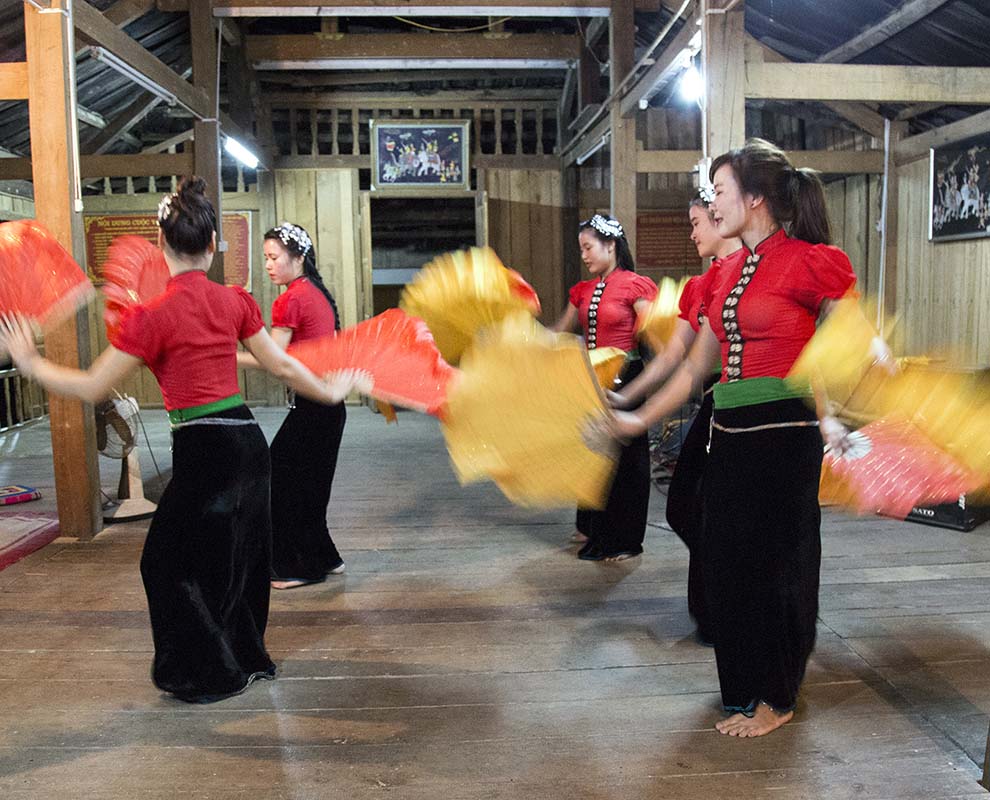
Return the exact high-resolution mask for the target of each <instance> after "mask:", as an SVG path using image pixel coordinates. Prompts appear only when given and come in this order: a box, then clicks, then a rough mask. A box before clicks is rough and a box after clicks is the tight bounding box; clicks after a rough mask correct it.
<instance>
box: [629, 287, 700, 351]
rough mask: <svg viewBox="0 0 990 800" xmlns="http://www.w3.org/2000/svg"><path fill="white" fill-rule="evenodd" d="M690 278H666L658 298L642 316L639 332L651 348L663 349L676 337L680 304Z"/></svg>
mask: <svg viewBox="0 0 990 800" xmlns="http://www.w3.org/2000/svg"><path fill="white" fill-rule="evenodd" d="M689 280H691V279H690V278H681V279H680V281H675V280H674V279H673V278H664V279H663V280H662V281H660V285H659V286H658V287H657V296H656V297H655V298H653V302H652V303H650V305H649V306H648V307H647V309H646V310H645V311H644V312H643V314H642V315H641V316H640V319H639V324H638V325H637V328H636V329H637V332H638V333H639V334H640V335H641V336H645V337H646V341H647V342H649V344H650V347H652V348H653V349H654V350H656V351H658V352H659V351H660V350H662V349H663V347H664V345H666V344H667V342H669V341H670V337H671V336H673V335H674V327H675V325H676V324H677V317H678V314H680V308H679V304H680V301H681V294H682V293H683V291H684V286H685V285H686V284H687V282H688V281H689Z"/></svg>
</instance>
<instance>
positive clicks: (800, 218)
mask: <svg viewBox="0 0 990 800" xmlns="http://www.w3.org/2000/svg"><path fill="white" fill-rule="evenodd" d="M790 185H791V186H790V188H791V196H792V197H793V198H794V200H793V209H794V218H793V220H792V222H791V230H790V235H791V236H793V237H794V238H795V239H803V240H804V241H806V242H810V243H811V244H832V230H831V226H830V225H829V221H828V207H827V206H826V205H825V189H824V187H823V186H822V181H821V179H820V178H819V177H818V173H817V172H815V171H814V170H810V169H796V170H794V171H793V174H792V177H791V179H790Z"/></svg>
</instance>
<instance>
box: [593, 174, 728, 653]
mask: <svg viewBox="0 0 990 800" xmlns="http://www.w3.org/2000/svg"><path fill="white" fill-rule="evenodd" d="M711 192H712V190H711V187H704V188H703V189H702V190H701V191H700V193H699V197H696V198H695V199H694V200H692V201H691V204H690V206H689V207H688V217H689V218H690V220H691V241H692V242H694V244H695V247H697V248H698V255H699V256H701V257H702V258H712V259H714V260H713V261H712V264H711V266H710V267H709V268H708V270H706V271H705V273H704V274H702V275H696V276H695V277H693V278H691V280H689V281H688V282H687V284H686V285H685V286H684V291H683V292H682V294H681V300H680V315H679V318H678V320H677V322H676V323H675V325H674V333H673V335H672V336H671V339H670V341H669V342H668V343H667V345H666V346H665V347H664V349H663V350H662V351H661V352H659V353H657V354H656V356H654V357H653V359H652V360H651V361H650V362H649V363H648V364H647V365H646V369H644V370H643V374H642V375H640V376H639V377H638V378H636V380H634V381H632V383H630V384H629V385H628V386H625V387H623V388H622V390H621V391H620V392H618V393H615V392H610V393H609V400H610V401H611V404H612V406H613V407H614V408H618V409H628V408H633V407H635V406H637V405H639V404H640V403H642V401H643V400H644V399H645V398H646V397H647V396H648V395H649V394H651V393H652V392H654V391H656V390H657V389H658V388H659V387H660V385H661V384H662V383H663V381H665V380H666V379H667V378H668V377H670V375H671V374H672V373H673V372H674V370H675V369H677V367H679V366H680V364H681V362H682V361H684V359H685V358H686V357H687V354H688V351H689V350H690V349H691V345H692V344H694V340H695V338H696V337H697V334H698V331H700V330H701V326H702V323H703V322H704V319H705V315H706V312H705V305H704V300H705V294H706V292H707V291H708V286H709V285H710V284H711V282H712V280H713V279H714V277H715V276H716V275H717V274H718V269H719V264H720V262H721V260H722V259H724V258H726V257H728V256H729V255H730V254H732V253H734V252H736V251H737V250H738V249H739V248H740V247H742V242H740V241H739V239H737V238H735V237H733V238H730V239H723V238H722V237H721V236H719V234H718V231H717V230H716V228H715V222H714V220H713V219H712V215H711V211H710V209H709V204H710V202H711V199H712V198H713V195H712V193H711ZM720 373H721V369H720V368H717V369H716V370H715V371H714V372H712V373H711V374H710V375H709V376H708V377H707V378H706V379H705V382H704V386H703V389H702V400H701V407H700V408H699V409H698V413H697V414H696V415H695V418H694V420H693V422H692V423H691V427H690V428H689V429H688V433H687V436H685V437H684V442H683V443H682V445H681V450H680V452H679V453H678V455H677V466H676V467H675V468H674V474H673V476H672V477H671V480H670V486H669V487H668V490H667V510H666V514H667V522H668V524H669V525H670V527H671V529H672V530H673V531H674V532H675V533H676V534H677V535H678V536H680V537H681V540H682V541H683V542H684V544H685V545H687V548H688V551H689V562H688V611H689V612H690V614H691V616H692V617H693V618H694V621H695V624H696V625H697V629H696V631H695V637H696V638H697V640H698V641H699V642H700V643H701V644H704V645H706V646H711V644H712V640H713V634H712V624H711V621H710V616H711V615H710V614H709V613H708V602H707V600H706V599H705V588H704V571H703V569H702V560H701V552H700V537H701V514H702V505H701V480H702V477H703V475H704V470H705V461H706V459H707V456H708V429H709V425H710V422H711V418H712V386H713V385H714V384H715V383H716V381H718V379H719V375H720Z"/></svg>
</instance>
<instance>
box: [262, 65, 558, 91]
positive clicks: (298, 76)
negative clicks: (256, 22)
mask: <svg viewBox="0 0 990 800" xmlns="http://www.w3.org/2000/svg"><path fill="white" fill-rule="evenodd" d="M255 74H256V75H257V76H258V80H259V81H260V82H261V83H277V84H280V85H284V86H295V87H298V88H300V89H309V88H317V87H321V86H327V87H332V86H347V87H353V86H362V85H365V84H369V83H382V84H392V83H412V84H416V83H420V82H423V83H429V82H433V81H441V80H450V79H451V78H454V77H456V78H458V79H464V80H485V79H489V78H491V77H492V73H491V70H457V71H456V72H452V71H451V70H435V71H434V70H416V71H415V72H410V71H408V70H398V69H395V70H378V71H376V72H371V73H368V72H329V73H320V72H303V73H292V72H285V71H275V72H267V71H266V72H256V73H255ZM561 74H562V70H559V69H545V70H538V69H526V70H509V69H506V70H499V73H498V77H499V78H535V77H554V76H558V75H561Z"/></svg>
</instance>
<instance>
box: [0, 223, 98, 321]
mask: <svg viewBox="0 0 990 800" xmlns="http://www.w3.org/2000/svg"><path fill="white" fill-rule="evenodd" d="M93 294H94V289H93V284H92V283H90V280H89V278H87V277H86V273H85V272H84V271H83V270H82V268H81V267H80V266H79V265H78V264H77V263H76V262H75V261H74V260H73V258H72V256H71V255H69V254H68V253H67V252H66V251H65V250H64V249H63V247H62V245H60V244H59V243H58V240H57V239H56V238H55V237H54V236H53V235H52V234H51V233H49V232H48V231H47V230H46V229H45V228H44V227H42V226H41V225H40V224H38V223H37V222H35V221H34V220H15V221H13V222H4V223H0V312H2V313H4V314H12V313H16V314H23V315H24V316H26V317H30V318H32V319H36V320H37V321H38V322H39V323H41V324H42V325H43V326H46V327H48V326H51V325H54V324H56V323H58V322H60V321H61V320H63V319H65V318H66V317H68V316H70V315H71V314H72V313H73V312H75V311H76V309H77V308H79V307H80V306H81V305H83V304H84V303H85V302H86V301H87V300H89V298H90V297H92V296H93Z"/></svg>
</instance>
